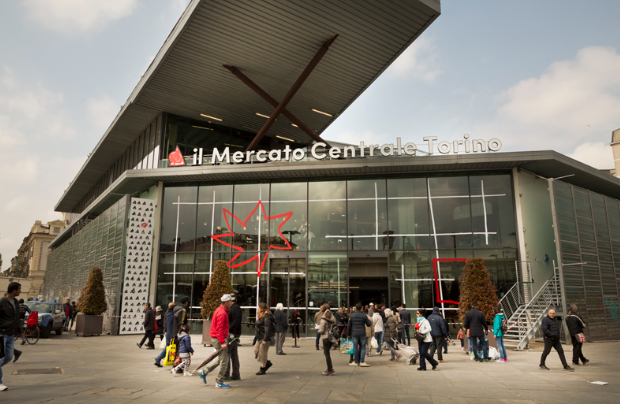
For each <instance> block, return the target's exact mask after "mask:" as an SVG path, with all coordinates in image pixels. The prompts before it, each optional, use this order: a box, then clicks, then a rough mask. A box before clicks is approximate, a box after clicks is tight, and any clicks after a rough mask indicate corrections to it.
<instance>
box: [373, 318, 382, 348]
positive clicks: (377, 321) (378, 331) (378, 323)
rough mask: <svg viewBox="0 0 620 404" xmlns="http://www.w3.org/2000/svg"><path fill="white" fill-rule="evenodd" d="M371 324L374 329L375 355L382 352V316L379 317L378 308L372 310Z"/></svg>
mask: <svg viewBox="0 0 620 404" xmlns="http://www.w3.org/2000/svg"><path fill="white" fill-rule="evenodd" d="M372 326H373V328H374V330H375V340H376V341H377V355H381V354H383V347H382V346H381V335H383V318H381V314H380V313H379V310H377V311H375V310H373V314H372Z"/></svg>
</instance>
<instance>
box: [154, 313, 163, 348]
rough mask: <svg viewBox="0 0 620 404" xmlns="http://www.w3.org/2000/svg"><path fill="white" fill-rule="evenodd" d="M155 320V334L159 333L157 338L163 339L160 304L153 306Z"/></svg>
mask: <svg viewBox="0 0 620 404" xmlns="http://www.w3.org/2000/svg"><path fill="white" fill-rule="evenodd" d="M155 322H156V323H157V331H154V334H155V335H159V340H160V341H163V339H164V328H165V327H164V322H165V319H164V312H163V311H162V310H161V306H157V307H156V308H155Z"/></svg>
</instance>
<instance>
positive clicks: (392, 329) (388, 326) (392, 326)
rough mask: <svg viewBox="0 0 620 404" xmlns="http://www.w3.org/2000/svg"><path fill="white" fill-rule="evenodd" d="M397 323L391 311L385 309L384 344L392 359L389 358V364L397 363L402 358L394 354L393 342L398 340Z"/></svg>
mask: <svg viewBox="0 0 620 404" xmlns="http://www.w3.org/2000/svg"><path fill="white" fill-rule="evenodd" d="M397 325H398V322H397V321H396V317H394V314H393V313H392V310H390V309H385V342H386V343H387V347H388V349H389V350H390V352H391V353H392V358H390V362H398V361H399V359H400V358H402V357H403V356H402V355H400V354H399V353H398V352H396V349H394V340H395V339H396V338H398V330H396V327H397Z"/></svg>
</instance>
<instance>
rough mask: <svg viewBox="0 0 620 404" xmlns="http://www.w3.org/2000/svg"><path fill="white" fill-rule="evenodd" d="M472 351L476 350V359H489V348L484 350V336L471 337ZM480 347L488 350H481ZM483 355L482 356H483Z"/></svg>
mask: <svg viewBox="0 0 620 404" xmlns="http://www.w3.org/2000/svg"><path fill="white" fill-rule="evenodd" d="M470 339H471V345H472V351H473V352H474V359H475V360H482V359H489V350H488V348H487V349H486V350H484V336H480V337H471V338H470ZM478 349H483V350H484V351H486V352H480V351H478ZM481 356H482V357H481Z"/></svg>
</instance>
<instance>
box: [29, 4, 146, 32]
mask: <svg viewBox="0 0 620 404" xmlns="http://www.w3.org/2000/svg"><path fill="white" fill-rule="evenodd" d="M137 4H138V0H22V5H23V6H24V7H25V8H26V11H27V13H28V16H29V17H30V18H31V19H32V20H34V21H36V22H37V23H39V24H41V25H42V26H44V27H46V28H49V29H51V30H54V31H58V32H62V33H66V34H73V33H83V32H88V31H97V30H101V29H103V28H104V27H105V26H106V25H107V24H108V23H110V22H112V21H115V20H118V19H121V18H123V17H127V16H128V15H130V14H131V13H132V12H133V11H134V9H135V8H136V6H137Z"/></svg>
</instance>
